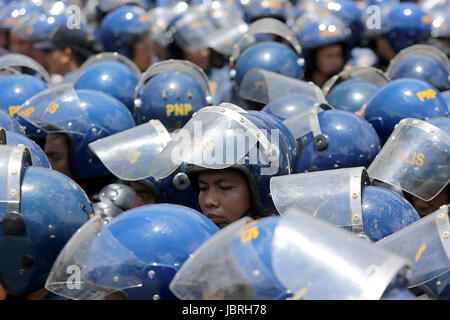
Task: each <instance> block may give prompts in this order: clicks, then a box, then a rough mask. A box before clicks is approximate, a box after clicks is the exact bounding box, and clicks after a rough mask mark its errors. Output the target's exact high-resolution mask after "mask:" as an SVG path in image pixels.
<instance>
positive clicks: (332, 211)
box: [270, 167, 370, 234]
mask: <svg viewBox="0 0 450 320" xmlns="http://www.w3.org/2000/svg"><path fill="white" fill-rule="evenodd" d="M366 185H370V180H369V176H368V175H367V171H366V170H365V168H364V167H359V168H344V169H335V170H323V171H315V172H308V173H297V174H292V175H285V176H278V177H272V178H271V180H270V194H271V197H272V200H273V203H274V205H275V207H276V209H277V211H278V212H279V213H280V214H281V215H284V214H285V213H286V212H287V211H288V210H289V209H292V208H294V209H297V210H300V211H302V212H305V213H309V214H311V215H313V216H317V217H319V218H322V219H324V220H327V221H328V222H330V223H332V224H334V225H337V226H341V227H350V228H351V229H352V231H353V233H355V234H361V233H363V232H364V226H363V219H362V189H363V187H364V186H366Z"/></svg>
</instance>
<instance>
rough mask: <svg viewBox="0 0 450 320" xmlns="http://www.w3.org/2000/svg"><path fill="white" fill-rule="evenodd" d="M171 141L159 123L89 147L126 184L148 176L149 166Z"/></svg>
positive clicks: (149, 123)
mask: <svg viewBox="0 0 450 320" xmlns="http://www.w3.org/2000/svg"><path fill="white" fill-rule="evenodd" d="M170 140H171V137H170V134H169V132H168V131H167V129H166V128H165V127H164V125H163V124H162V123H161V122H160V121H159V120H150V121H149V122H146V123H144V124H142V125H139V126H136V127H134V128H131V129H128V130H124V131H122V132H119V133H116V134H114V135H111V136H108V137H105V138H102V139H99V140H96V141H94V142H91V143H90V144H89V148H90V149H91V150H92V152H93V153H94V154H95V155H96V156H97V157H98V158H99V159H100V161H101V162H102V163H103V164H104V165H105V167H106V168H107V169H108V170H109V171H110V172H111V173H112V174H114V175H115V176H116V177H118V178H120V179H122V180H125V181H135V180H141V179H142V177H148V176H149V175H150V174H151V172H149V171H148V169H149V164H150V163H151V162H152V161H153V159H155V158H156V156H157V155H158V154H159V153H160V152H161V151H162V150H163V149H164V147H165V146H166V145H167V144H168V143H169V141H170Z"/></svg>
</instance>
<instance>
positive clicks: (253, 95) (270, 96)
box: [239, 68, 327, 105]
mask: <svg viewBox="0 0 450 320" xmlns="http://www.w3.org/2000/svg"><path fill="white" fill-rule="evenodd" d="M239 94H240V96H241V97H242V98H244V99H247V100H252V101H257V102H260V103H263V104H267V103H269V102H271V101H273V100H275V99H278V98H281V97H285V96H290V95H302V96H304V97H305V99H308V98H309V99H311V100H313V101H316V102H317V103H318V104H319V105H320V104H325V103H327V102H326V100H325V97H324V95H323V93H322V90H320V88H319V87H318V86H316V85H315V84H313V83H311V82H306V81H303V80H298V79H294V78H292V77H287V76H284V75H281V74H279V73H276V72H272V71H268V70H264V69H261V68H252V69H250V70H249V71H248V72H247V73H246V74H245V76H244V78H243V79H242V82H241V85H240V88H239Z"/></svg>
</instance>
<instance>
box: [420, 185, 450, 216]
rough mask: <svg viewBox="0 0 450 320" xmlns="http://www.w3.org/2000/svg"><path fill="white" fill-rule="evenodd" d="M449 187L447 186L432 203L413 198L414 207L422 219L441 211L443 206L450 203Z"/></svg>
mask: <svg viewBox="0 0 450 320" xmlns="http://www.w3.org/2000/svg"><path fill="white" fill-rule="evenodd" d="M449 189H450V188H449V187H448V186H447V187H446V188H445V189H444V190H442V191H441V192H440V193H439V194H438V195H437V196H436V197H434V198H433V199H432V200H430V201H424V200H422V199H420V198H417V197H415V196H412V202H413V206H414V208H415V209H416V211H417V213H418V214H419V216H420V217H421V218H423V217H425V216H427V215H429V214H430V213H432V212H434V211H436V210H437V209H439V208H440V207H441V206H442V205H444V204H448V203H450V197H449Z"/></svg>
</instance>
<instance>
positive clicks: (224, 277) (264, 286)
mask: <svg viewBox="0 0 450 320" xmlns="http://www.w3.org/2000/svg"><path fill="white" fill-rule="evenodd" d="M257 233H258V226H257V224H256V220H252V219H251V218H249V217H245V218H242V219H240V220H238V221H236V222H234V223H232V224H230V225H229V226H227V227H225V228H223V229H222V230H221V231H220V232H219V233H218V234H216V235H214V236H213V237H211V238H210V239H209V240H208V241H206V242H205V243H204V244H203V245H202V246H201V247H200V248H198V249H197V250H196V251H195V252H194V253H193V255H191V257H190V258H189V259H188V260H186V262H185V263H184V264H183V266H182V267H181V269H180V270H179V271H178V272H177V274H176V275H175V277H174V278H173V280H172V282H171V283H170V286H169V288H170V290H171V291H172V292H173V293H174V294H175V295H176V296H177V297H178V298H179V299H182V300H217V299H219V300H248V299H252V300H254V299H272V298H273V297H274V295H275V296H276V293H278V292H283V291H285V290H284V289H283V288H282V286H281V285H280V284H279V282H278V281H277V279H275V278H274V276H273V273H272V272H271V270H269V269H268V268H267V266H265V264H264V263H263V261H262V260H261V257H260V255H259V252H258V251H257V248H255V246H253V244H252V241H251V240H252V239H253V238H255V237H257Z"/></svg>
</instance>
